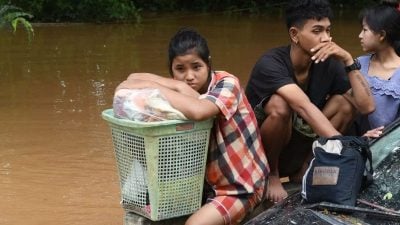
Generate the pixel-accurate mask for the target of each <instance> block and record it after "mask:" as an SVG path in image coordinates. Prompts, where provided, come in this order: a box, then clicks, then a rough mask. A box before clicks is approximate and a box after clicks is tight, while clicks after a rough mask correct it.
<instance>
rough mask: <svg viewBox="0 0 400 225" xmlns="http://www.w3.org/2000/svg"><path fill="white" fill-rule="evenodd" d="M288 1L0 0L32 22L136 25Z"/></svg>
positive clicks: (351, 5)
mask: <svg viewBox="0 0 400 225" xmlns="http://www.w3.org/2000/svg"><path fill="white" fill-rule="evenodd" d="M287 2H288V0H285V1H282V0H192V1H188V0H30V1H26V0H0V6H1V7H0V8H4V6H5V5H12V6H15V7H18V8H21V9H22V10H23V11H24V12H26V13H28V14H30V15H33V18H32V19H31V21H33V22H137V21H140V19H141V18H142V17H143V14H144V13H145V12H179V11H195V12H238V11H240V12H247V13H251V14H255V13H261V14H262V13H267V12H268V11H269V10H271V9H276V8H282V7H284V6H285V5H286V4H287ZM330 2H331V4H332V6H333V7H340V8H345V9H346V8H348V9H355V8H362V7H363V6H365V5H367V4H371V3H372V2H374V0H331V1H330Z"/></svg>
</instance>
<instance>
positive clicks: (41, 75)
mask: <svg viewBox="0 0 400 225" xmlns="http://www.w3.org/2000/svg"><path fill="white" fill-rule="evenodd" d="M333 24H334V26H333V31H332V32H333V36H334V41H336V42H338V43H339V44H342V45H343V47H345V48H346V49H348V50H349V51H350V52H351V53H352V54H353V56H356V55H359V54H361V48H360V46H359V41H358V37H357V36H358V33H359V31H360V26H359V24H358V22H357V21H355V20H351V19H349V18H346V19H337V20H335V21H334V22H333ZM181 26H193V27H195V28H196V29H197V30H198V31H200V33H202V34H203V35H204V36H205V37H206V38H207V39H208V41H209V46H210V49H211V54H212V61H213V65H214V68H215V69H219V70H227V71H229V72H231V73H233V74H235V75H237V76H238V77H239V78H240V79H241V83H242V85H243V86H245V84H246V82H247V79H248V75H249V73H250V71H251V68H252V66H253V65H254V63H255V62H256V60H257V59H258V57H259V56H260V55H261V54H262V53H263V52H264V51H265V50H266V49H268V48H270V47H273V46H278V45H283V44H286V43H288V41H287V40H288V38H287V34H286V29H285V26H284V24H283V21H282V19H281V18H280V17H279V16H248V15H223V14H215V15H206V14H196V15H187V16H185V15H165V16H157V17H151V18H144V19H143V21H142V23H141V24H139V25H134V24H35V25H34V29H35V37H34V39H33V42H32V43H31V44H28V41H27V36H26V34H25V32H24V30H23V28H21V29H19V30H18V31H17V32H16V34H13V33H12V32H10V31H9V30H4V29H3V30H1V31H0V107H1V110H0V224H4V225H36V224H38V225H39V224H40V225H42V224H57V225H87V224H96V225H114V224H115V225H121V224H123V215H124V211H123V210H122V208H121V207H120V205H119V201H120V197H119V194H120V192H119V181H118V174H117V168H116V162H115V157H114V152H113V146H112V142H111V134H110V130H109V127H108V125H107V123H106V122H105V121H104V120H103V119H102V118H101V116H100V114H101V112H102V111H103V110H104V109H107V108H111V106H112V97H113V91H114V89H115V87H116V86H117V85H118V84H119V82H121V81H122V80H123V79H125V78H126V76H127V75H128V74H129V73H131V72H144V71H145V72H153V73H158V74H165V75H167V71H168V70H167V67H166V59H167V54H166V48H167V44H168V40H169V38H170V37H171V36H172V35H173V34H174V33H175V32H176V30H177V29H178V28H179V27H181Z"/></svg>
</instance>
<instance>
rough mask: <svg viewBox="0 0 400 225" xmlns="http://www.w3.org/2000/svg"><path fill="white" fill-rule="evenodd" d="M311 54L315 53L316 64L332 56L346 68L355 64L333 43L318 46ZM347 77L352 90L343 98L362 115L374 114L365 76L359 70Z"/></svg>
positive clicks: (373, 105) (346, 53)
mask: <svg viewBox="0 0 400 225" xmlns="http://www.w3.org/2000/svg"><path fill="white" fill-rule="evenodd" d="M311 52H315V54H314V55H313V56H312V58H311V59H312V60H313V61H314V62H315V63H319V62H321V61H324V60H326V59H327V58H328V57H330V56H332V57H335V58H337V59H338V60H341V61H342V62H343V63H344V65H345V66H350V65H352V64H353V63H354V60H353V57H352V56H351V54H350V53H349V52H347V51H346V50H344V49H343V48H341V47H340V46H338V45H337V44H336V43H334V42H332V41H330V42H324V43H320V44H318V45H317V46H315V47H314V48H312V49H311ZM347 75H348V76H349V80H350V85H351V89H350V90H349V91H348V92H346V93H345V94H344V95H343V96H344V97H345V98H346V99H347V100H349V101H350V102H351V103H352V104H353V105H354V107H355V108H356V109H357V110H358V111H359V112H361V113H362V114H368V113H370V112H373V111H374V110H375V103H374V99H373V97H372V94H371V91H370V88H369V85H368V82H367V81H366V80H365V78H364V76H363V75H362V74H361V72H360V71H359V70H352V71H350V72H349V73H348V74H347Z"/></svg>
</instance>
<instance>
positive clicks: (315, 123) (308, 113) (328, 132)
mask: <svg viewBox="0 0 400 225" xmlns="http://www.w3.org/2000/svg"><path fill="white" fill-rule="evenodd" d="M277 94H278V95H280V96H281V97H282V98H284V99H285V100H286V102H287V103H288V104H289V105H290V107H291V108H292V109H293V110H294V111H295V112H297V113H298V114H299V115H300V116H301V117H302V118H303V119H304V120H305V121H307V123H308V124H309V125H310V126H311V128H312V129H313V130H314V132H315V133H316V134H318V135H319V136H322V137H331V136H334V135H340V133H339V131H337V130H336V129H335V128H334V127H333V126H332V124H331V122H330V121H329V120H328V119H327V118H326V116H325V115H324V114H323V113H322V112H321V110H319V109H318V107H317V106H315V105H314V104H313V103H312V102H311V101H310V99H309V98H308V97H307V95H306V94H305V93H304V92H303V90H301V89H300V87H298V86H297V85H296V84H288V85H285V86H282V87H281V88H279V89H278V90H277Z"/></svg>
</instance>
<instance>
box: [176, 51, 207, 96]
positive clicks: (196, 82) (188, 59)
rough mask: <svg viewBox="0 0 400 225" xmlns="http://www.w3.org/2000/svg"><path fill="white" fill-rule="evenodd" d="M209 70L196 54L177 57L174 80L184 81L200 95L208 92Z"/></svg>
mask: <svg viewBox="0 0 400 225" xmlns="http://www.w3.org/2000/svg"><path fill="white" fill-rule="evenodd" d="M209 70H210V68H209V67H208V65H207V64H206V63H205V62H204V61H203V60H202V59H201V58H200V57H199V56H198V54H197V53H195V52H192V53H189V54H186V55H181V56H176V57H175V58H174V60H173V61H172V75H173V77H174V79H175V80H180V81H184V82H185V83H187V84H188V85H189V86H190V87H192V88H193V89H194V90H196V91H198V92H199V93H204V92H206V90H207V86H208V82H207V81H208V74H209Z"/></svg>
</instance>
